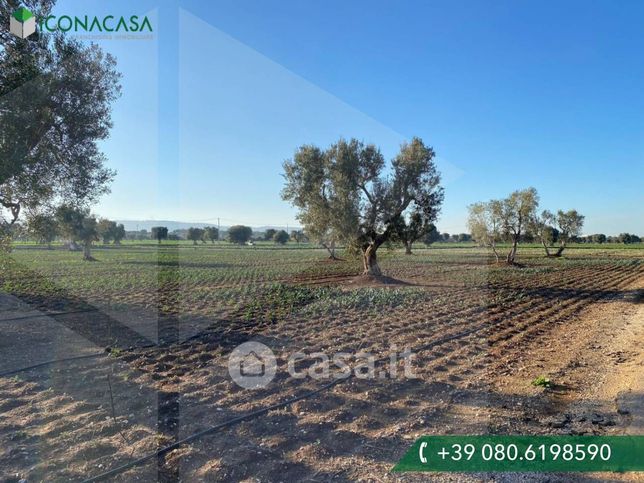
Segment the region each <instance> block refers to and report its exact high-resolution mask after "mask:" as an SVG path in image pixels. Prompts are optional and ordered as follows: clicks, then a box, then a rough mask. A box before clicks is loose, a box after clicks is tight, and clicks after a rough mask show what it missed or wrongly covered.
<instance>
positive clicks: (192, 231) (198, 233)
mask: <svg viewBox="0 0 644 483" xmlns="http://www.w3.org/2000/svg"><path fill="white" fill-rule="evenodd" d="M204 235H205V231H204V230H203V229H201V228H194V227H190V228H188V233H187V235H186V238H187V239H188V240H192V244H193V245H196V244H197V242H198V241H199V240H201V241H202V242H204V243H205V240H204Z"/></svg>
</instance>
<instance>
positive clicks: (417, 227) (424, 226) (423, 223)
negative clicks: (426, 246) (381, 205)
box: [394, 212, 434, 255]
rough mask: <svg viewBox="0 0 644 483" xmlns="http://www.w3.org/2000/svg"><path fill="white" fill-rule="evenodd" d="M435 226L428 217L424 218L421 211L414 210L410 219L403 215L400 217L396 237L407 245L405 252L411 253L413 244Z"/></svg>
mask: <svg viewBox="0 0 644 483" xmlns="http://www.w3.org/2000/svg"><path fill="white" fill-rule="evenodd" d="M432 226H434V225H433V223H431V222H430V221H429V220H428V219H426V218H423V216H422V214H421V213H419V212H413V213H411V214H410V215H409V218H408V219H405V218H404V217H403V216H400V217H399V218H398V222H397V224H396V229H395V233H394V238H395V239H396V240H398V241H400V242H402V244H403V245H404V246H405V254H406V255H411V247H412V244H413V243H414V242H415V241H416V240H419V239H420V238H422V237H423V236H424V235H425V234H426V233H427V232H428V230H429V229H430V227H432Z"/></svg>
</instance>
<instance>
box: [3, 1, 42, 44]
mask: <svg viewBox="0 0 644 483" xmlns="http://www.w3.org/2000/svg"><path fill="white" fill-rule="evenodd" d="M9 31H10V32H11V33H12V34H14V35H15V36H16V37H20V38H21V39H26V38H27V37H29V36H30V35H31V34H33V33H34V32H35V31H36V17H34V14H33V13H31V12H30V11H29V9H27V8H25V7H20V8H17V9H16V10H15V11H14V12H13V13H12V14H11V17H10V20H9Z"/></svg>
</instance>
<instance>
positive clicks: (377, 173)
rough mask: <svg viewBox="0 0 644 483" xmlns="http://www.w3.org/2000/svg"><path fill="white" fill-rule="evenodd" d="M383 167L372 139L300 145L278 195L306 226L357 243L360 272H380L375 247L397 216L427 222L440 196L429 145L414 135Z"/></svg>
mask: <svg viewBox="0 0 644 483" xmlns="http://www.w3.org/2000/svg"><path fill="white" fill-rule="evenodd" d="M386 168H387V167H386V164H385V160H384V157H383V156H382V154H381V153H380V150H379V149H378V148H377V147H376V146H375V145H373V144H364V143H362V142H360V141H357V140H356V139H351V140H350V141H346V140H344V139H340V140H339V141H338V142H337V143H335V144H333V145H332V146H330V147H329V148H328V149H326V150H324V151H323V150H321V149H319V148H317V147H315V146H310V145H309V146H302V147H300V148H299V149H298V150H297V151H296V153H295V156H294V157H293V159H291V160H287V161H286V162H285V163H284V177H285V179H286V186H285V188H284V190H283V191H282V197H283V198H284V199H285V200H288V201H290V202H291V203H293V205H294V206H295V207H297V208H298V209H299V213H298V219H299V220H300V222H301V223H302V224H303V226H304V227H305V230H306V232H307V233H308V234H309V235H311V234H313V235H314V236H318V237H326V239H327V240H330V241H331V242H333V243H335V242H337V241H342V242H345V243H347V244H349V245H352V246H355V247H357V248H359V249H360V250H361V252H362V260H363V273H364V274H365V275H372V276H380V275H381V274H382V272H381V270H380V267H379V265H378V261H377V251H378V248H379V247H380V246H382V245H383V243H385V242H388V241H390V240H393V239H394V238H395V236H396V233H397V232H396V228H397V227H398V226H399V223H400V218H401V217H403V218H407V217H409V216H410V215H411V213H419V214H420V216H421V219H422V222H423V223H429V222H432V221H434V220H435V219H436V218H437V216H438V213H439V210H440V206H441V204H442V202H443V189H442V187H441V186H440V185H439V183H440V176H439V174H438V172H437V170H436V166H435V164H434V151H433V150H432V149H431V148H430V147H427V146H425V144H424V143H423V142H422V140H420V139H419V138H413V139H412V140H411V141H410V142H409V143H403V144H402V146H401V147H400V151H399V153H398V154H397V155H396V157H395V158H394V159H393V160H392V161H391V164H390V166H389V167H388V169H386ZM385 172H387V174H385Z"/></svg>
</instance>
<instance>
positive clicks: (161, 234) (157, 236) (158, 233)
mask: <svg viewBox="0 0 644 483" xmlns="http://www.w3.org/2000/svg"><path fill="white" fill-rule="evenodd" d="M150 237H151V238H152V239H153V240H156V241H157V242H158V243H159V244H161V240H167V239H168V227H167V226H153V227H152V228H151V230H150Z"/></svg>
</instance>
